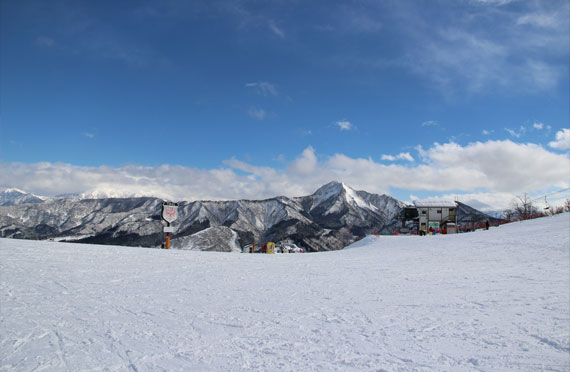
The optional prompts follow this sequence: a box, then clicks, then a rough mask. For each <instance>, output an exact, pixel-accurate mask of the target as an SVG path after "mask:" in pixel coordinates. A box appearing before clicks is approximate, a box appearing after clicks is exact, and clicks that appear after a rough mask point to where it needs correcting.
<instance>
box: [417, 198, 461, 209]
mask: <svg viewBox="0 0 570 372" xmlns="http://www.w3.org/2000/svg"><path fill="white" fill-rule="evenodd" d="M414 206H416V208H455V207H457V205H456V204H455V202H453V201H450V200H433V201H430V200H427V201H423V200H414Z"/></svg>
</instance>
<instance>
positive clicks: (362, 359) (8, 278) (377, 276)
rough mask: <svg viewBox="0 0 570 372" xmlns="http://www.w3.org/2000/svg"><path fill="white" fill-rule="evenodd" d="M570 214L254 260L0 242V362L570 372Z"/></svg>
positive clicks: (32, 366)
mask: <svg viewBox="0 0 570 372" xmlns="http://www.w3.org/2000/svg"><path fill="white" fill-rule="evenodd" d="M569 237H570V214H564V215H559V216H556V217H548V218H542V219H537V220H533V221H528V222H522V223H513V224H509V225H505V226H502V227H498V228H492V229H491V230H490V231H479V232H474V233H469V234H462V235H449V236H431V237H430V236H427V237H405V236H399V237H398V236H394V237H392V236H390V237H384V236H383V237H380V238H370V239H368V243H369V244H367V245H362V244H360V247H356V248H353V249H346V250H343V251H335V252H325V253H313V254H296V255H295V254H291V255H252V254H230V253H214V252H190V251H176V250H169V251H166V250H156V249H140V248H127V247H109V246H89V245H77V244H65V243H49V242H37V241H18V240H7V239H3V240H0V245H1V249H0V252H1V255H0V275H1V293H0V305H1V308H0V309H1V317H0V321H1V323H0V327H1V328H0V347H1V349H0V358H1V366H0V370H1V371H129V370H131V371H501V372H503V371H568V370H570V342H569V335H570V298H569V296H570V284H569V281H570V277H569V276H570V268H569V264H570V257H569V249H570V239H569Z"/></svg>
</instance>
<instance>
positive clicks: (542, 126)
mask: <svg viewBox="0 0 570 372" xmlns="http://www.w3.org/2000/svg"><path fill="white" fill-rule="evenodd" d="M532 127H533V128H534V129H538V130H542V128H544V124H542V123H534V124H533V125H532Z"/></svg>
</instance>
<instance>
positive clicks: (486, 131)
mask: <svg viewBox="0 0 570 372" xmlns="http://www.w3.org/2000/svg"><path fill="white" fill-rule="evenodd" d="M493 132H495V131H494V130H487V129H483V132H482V133H483V134H484V135H485V136H488V135H490V134H491V133H493Z"/></svg>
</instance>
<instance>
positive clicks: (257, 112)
mask: <svg viewBox="0 0 570 372" xmlns="http://www.w3.org/2000/svg"><path fill="white" fill-rule="evenodd" d="M247 113H248V114H249V116H251V117H252V118H254V119H258V120H263V119H265V116H267V113H266V112H265V110H264V109H258V108H255V107H251V108H250V109H249V110H248V112H247Z"/></svg>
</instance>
